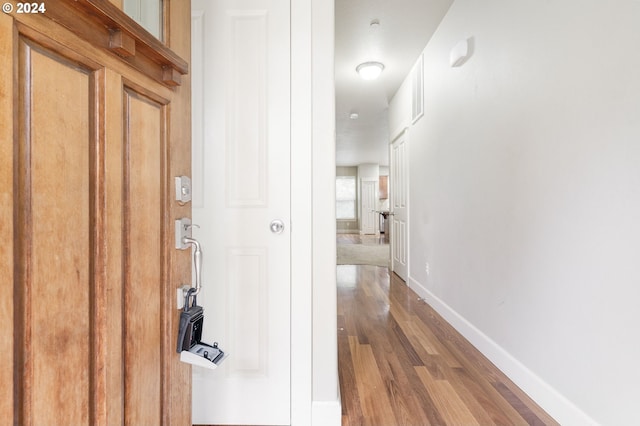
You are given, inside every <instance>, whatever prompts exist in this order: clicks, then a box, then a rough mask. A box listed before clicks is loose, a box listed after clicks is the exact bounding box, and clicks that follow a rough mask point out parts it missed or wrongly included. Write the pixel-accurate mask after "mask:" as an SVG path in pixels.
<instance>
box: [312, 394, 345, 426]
mask: <svg viewBox="0 0 640 426" xmlns="http://www.w3.org/2000/svg"><path fill="white" fill-rule="evenodd" d="M311 412H312V417H311V425H312V426H326V425H339V424H341V423H342V405H341V404H340V401H339V400H338V401H313V404H312V409H311Z"/></svg>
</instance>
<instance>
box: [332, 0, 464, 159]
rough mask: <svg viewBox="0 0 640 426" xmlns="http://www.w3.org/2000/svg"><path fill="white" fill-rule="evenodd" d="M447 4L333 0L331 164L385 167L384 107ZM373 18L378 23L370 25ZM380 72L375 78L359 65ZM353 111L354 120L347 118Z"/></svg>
mask: <svg viewBox="0 0 640 426" xmlns="http://www.w3.org/2000/svg"><path fill="white" fill-rule="evenodd" d="M452 2H453V0H335V13H336V17H335V18H336V20H335V25H336V34H335V42H336V46H335V78H336V164H337V165H338V166H355V165H358V164H364V163H377V164H380V165H388V164H389V160H388V157H389V151H388V144H389V128H388V125H387V108H388V106H389V101H390V100H391V98H392V97H393V95H394V94H395V92H396V91H397V90H398V88H399V87H400V84H401V83H402V81H403V80H404V78H405V76H406V75H407V74H408V72H409V71H410V70H411V67H412V66H413V64H414V63H415V61H416V60H417V58H418V55H420V53H421V52H422V50H423V49H424V47H425V46H426V44H427V41H429V38H431V35H432V34H433V33H434V31H435V30H436V28H437V27H438V24H439V23H440V21H441V20H442V18H443V16H444V15H445V13H446V12H447V10H448V9H449V6H450V5H451V3H452ZM374 19H376V20H378V21H379V22H380V25H379V26H378V27H377V28H376V27H372V26H371V25H370V24H371V21H373V20H374ZM367 61H378V62H382V63H383V64H384V65H385V69H384V71H383V73H382V75H381V76H380V78H378V79H377V80H374V81H364V80H362V79H360V78H359V77H358V75H357V73H356V66H357V65H358V64H360V63H362V62H367ZM353 112H356V113H358V115H359V118H358V119H357V120H351V119H350V118H349V116H350V115H351V113H353Z"/></svg>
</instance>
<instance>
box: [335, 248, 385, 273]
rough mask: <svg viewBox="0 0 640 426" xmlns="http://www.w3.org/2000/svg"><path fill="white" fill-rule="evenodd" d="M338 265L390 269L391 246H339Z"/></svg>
mask: <svg viewBox="0 0 640 426" xmlns="http://www.w3.org/2000/svg"><path fill="white" fill-rule="evenodd" d="M337 250H338V262H337V263H338V265H374V266H384V267H387V268H388V267H389V244H377V245H369V244H338V245H337Z"/></svg>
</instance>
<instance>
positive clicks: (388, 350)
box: [337, 240, 557, 426]
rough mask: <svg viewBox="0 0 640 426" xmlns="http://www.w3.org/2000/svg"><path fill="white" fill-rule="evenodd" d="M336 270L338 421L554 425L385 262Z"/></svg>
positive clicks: (349, 424) (379, 425)
mask: <svg viewBox="0 0 640 426" xmlns="http://www.w3.org/2000/svg"><path fill="white" fill-rule="evenodd" d="M341 243H357V241H344V240H343V241H341ZM337 273H338V360H339V374H340V391H341V396H342V413H343V416H342V424H343V426H355V425H375V426H393V425H482V426H484V425H526V424H528V425H556V424H557V423H556V422H555V421H554V420H553V419H552V418H551V417H550V416H549V415H547V414H546V413H545V412H544V411H543V410H542V409H541V408H540V407H538V406H537V405H536V404H535V403H534V402H533V401H532V400H531V399H530V398H529V397H528V396H527V395H526V394H524V393H523V392H522V391H521V390H520V389H519V388H518V387H517V386H515V385H514V384H513V383H512V382H511V381H510V380H509V379H508V378H507V377H506V376H505V375H504V374H503V373H501V372H500V371H499V370H498V369H497V368H496V367H495V366H494V365H493V364H491V362H489V361H488V360H487V359H486V358H485V357H484V356H483V355H482V354H480V352H478V351H477V350H476V349H475V348H474V347H473V346H472V345H471V344H470V343H469V342H468V341H466V340H465V339H464V338H463V337H462V336H461V335H460V334H459V333H458V332H456V331H455V330H454V329H453V327H451V326H450V325H449V324H448V323H446V322H445V321H444V320H443V319H442V318H441V317H440V316H439V315H438V314H437V313H436V312H435V311H434V310H433V309H432V308H431V307H430V306H429V305H427V304H426V303H425V302H424V301H422V300H421V299H419V298H418V296H417V295H416V294H415V293H414V292H413V291H411V290H410V289H409V288H408V287H407V286H406V285H405V284H404V282H403V281H402V280H401V279H400V278H399V277H398V276H397V275H395V274H392V275H391V276H389V272H388V269H387V268H381V267H376V266H353V265H341V266H338V270H337Z"/></svg>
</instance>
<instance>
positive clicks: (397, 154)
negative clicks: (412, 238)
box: [389, 131, 409, 282]
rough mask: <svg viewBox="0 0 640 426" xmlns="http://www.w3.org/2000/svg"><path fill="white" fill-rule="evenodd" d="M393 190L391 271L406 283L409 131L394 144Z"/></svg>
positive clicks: (392, 149) (392, 160) (391, 179)
mask: <svg viewBox="0 0 640 426" xmlns="http://www.w3.org/2000/svg"><path fill="white" fill-rule="evenodd" d="M390 159H391V161H390V164H391V167H390V176H389V179H390V185H389V186H390V188H391V213H392V214H391V216H390V218H391V226H390V231H391V269H392V270H393V271H394V272H395V273H396V274H398V276H399V277H400V278H402V279H403V280H404V281H405V282H406V281H407V277H408V271H409V229H408V223H409V221H408V215H409V179H408V177H409V169H408V167H409V164H408V161H407V159H408V143H407V131H404V132H403V133H402V134H401V135H400V136H399V137H398V138H397V139H396V140H395V141H394V142H393V143H392V144H391V155H390Z"/></svg>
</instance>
